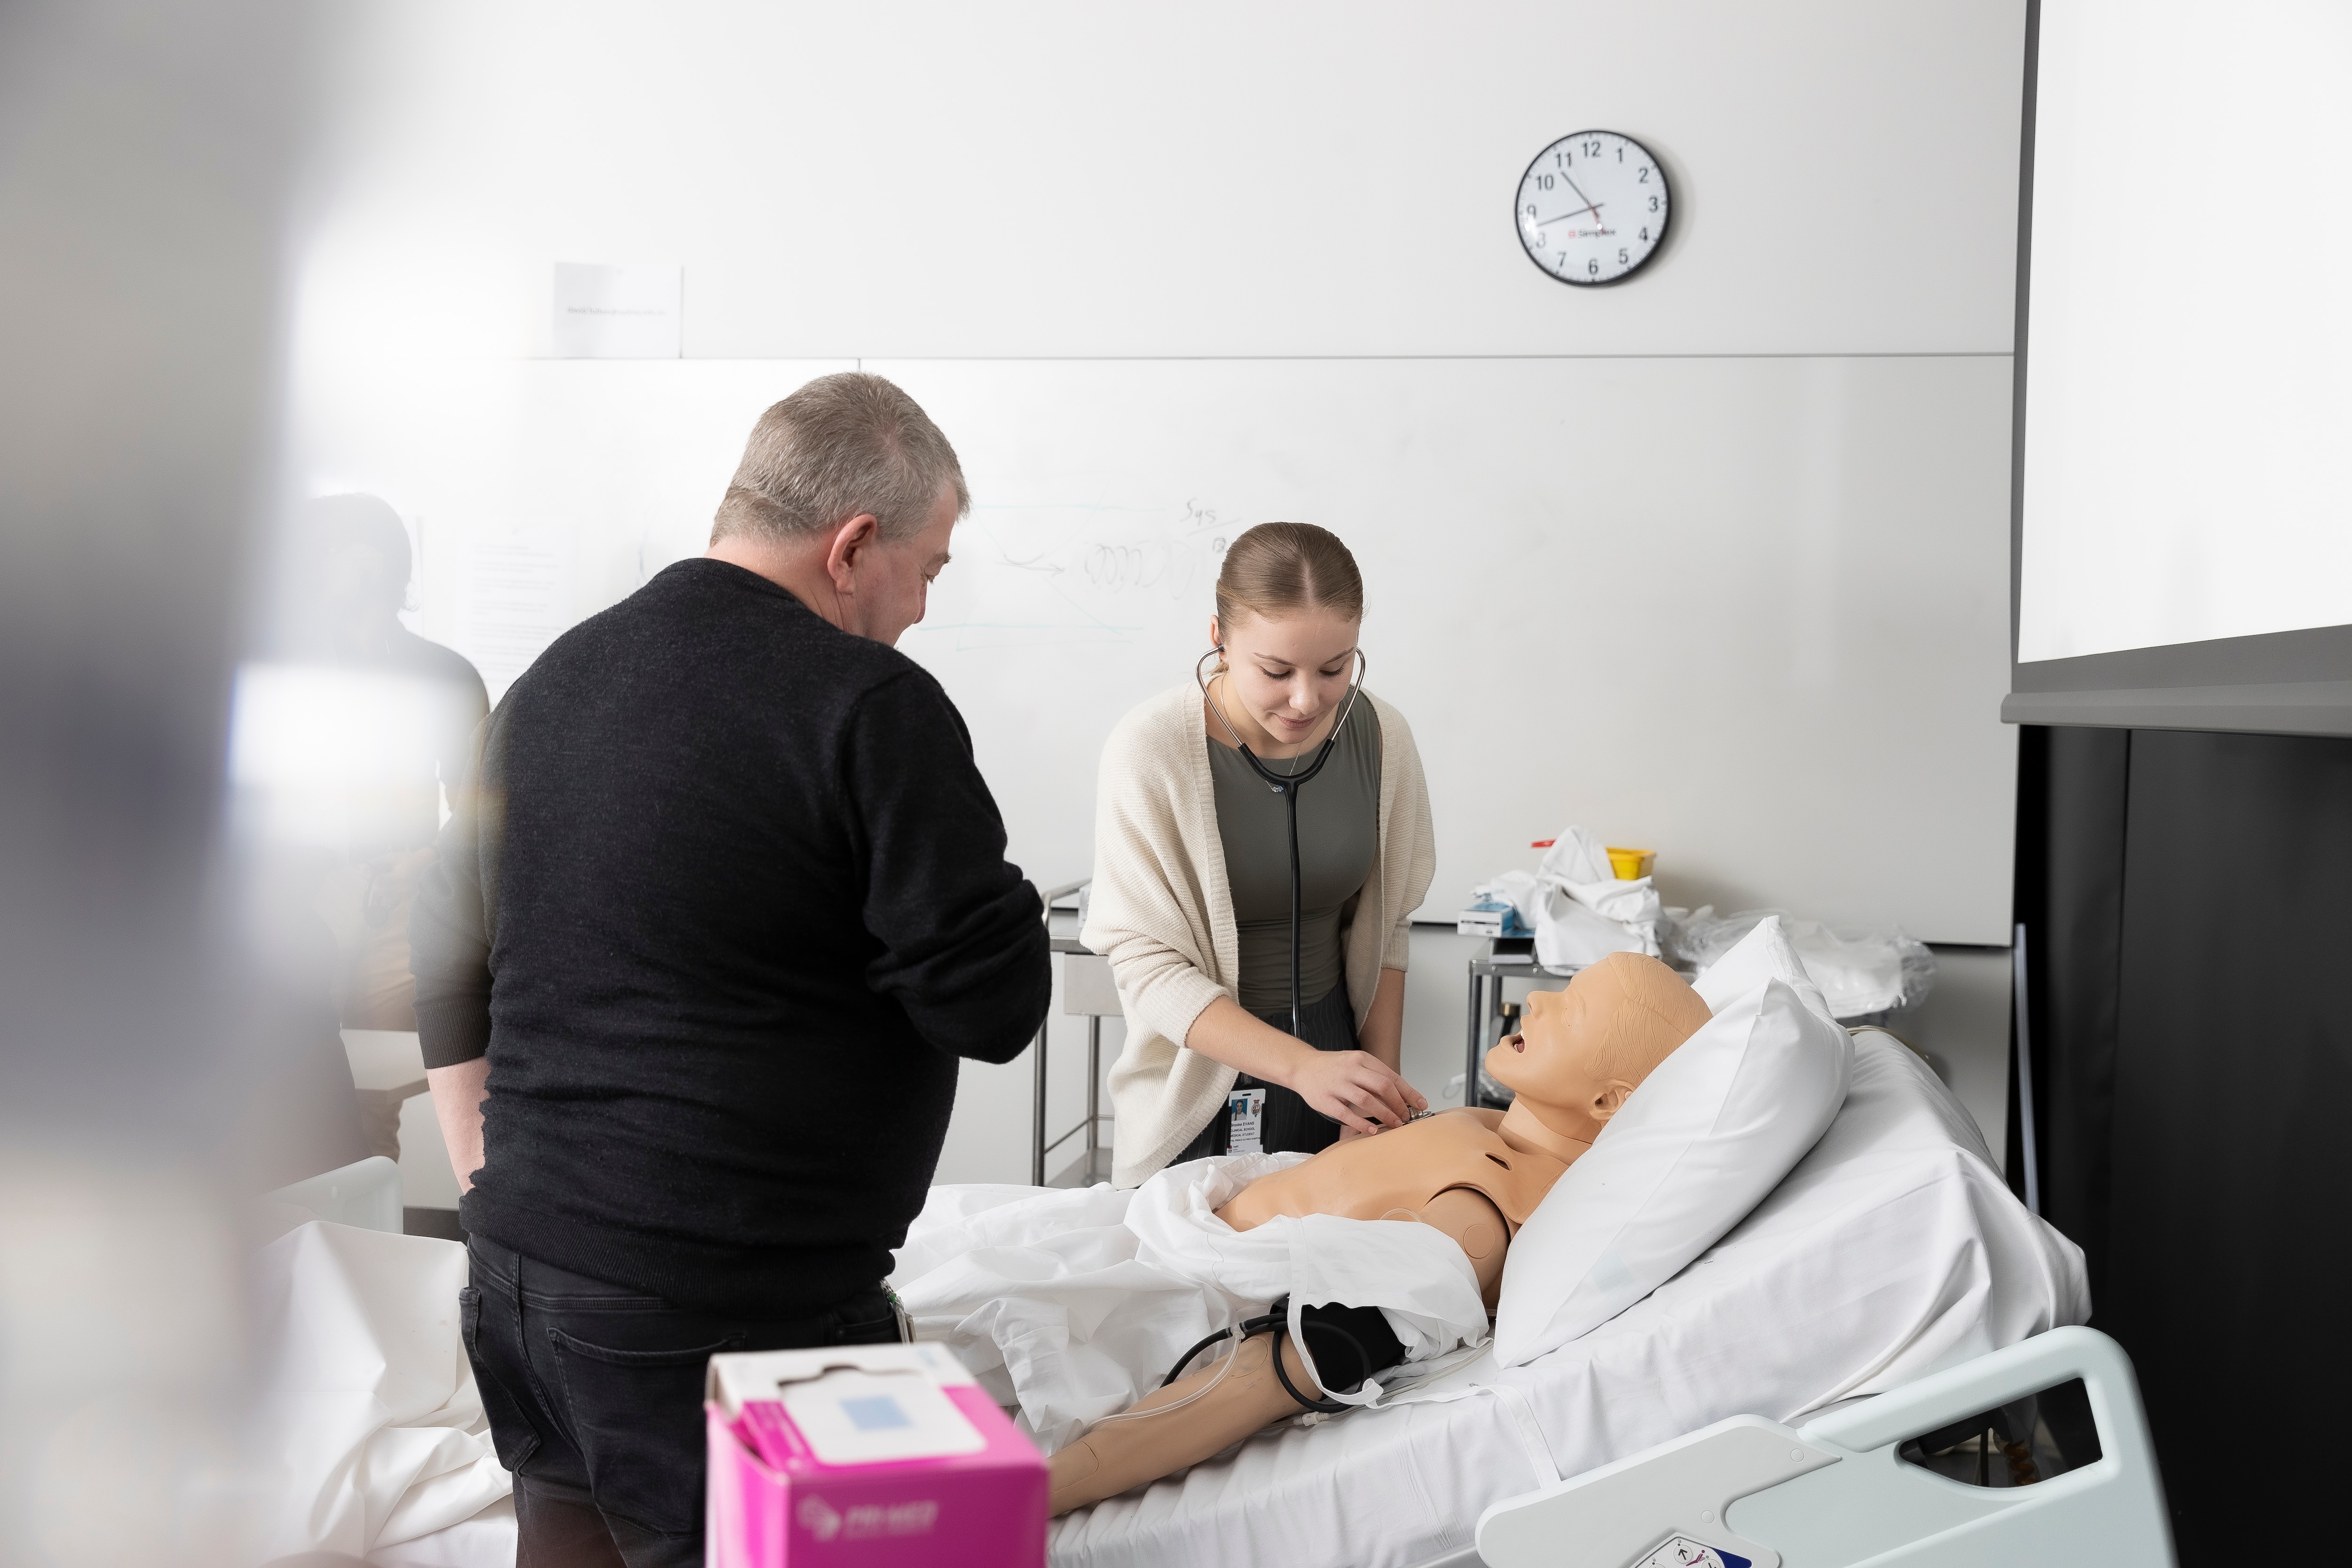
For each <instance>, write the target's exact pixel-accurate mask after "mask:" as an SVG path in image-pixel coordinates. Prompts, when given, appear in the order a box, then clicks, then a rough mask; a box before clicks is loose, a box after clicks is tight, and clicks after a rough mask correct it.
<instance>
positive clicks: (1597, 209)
mask: <svg viewBox="0 0 2352 1568" xmlns="http://www.w3.org/2000/svg"><path fill="white" fill-rule="evenodd" d="M1578 194H1579V195H1581V194H1582V193H1581V192H1580V193H1578ZM1607 205H1609V204H1608V203H1607V202H1595V203H1594V204H1593V205H1591V206H1589V207H1577V208H1575V209H1573V210H1571V211H1569V212H1564V213H1562V214H1560V215H1559V216H1558V217H1548V218H1546V219H1544V220H1543V222H1541V223H1538V224H1531V225H1529V227H1531V228H1549V227H1550V226H1552V225H1554V224H1556V223H1566V222H1567V221H1568V220H1569V219H1570V218H1572V217H1582V216H1584V215H1585V214H1586V213H1591V215H1592V216H1594V217H1599V216H1601V208H1602V207H1605V206H1607Z"/></svg>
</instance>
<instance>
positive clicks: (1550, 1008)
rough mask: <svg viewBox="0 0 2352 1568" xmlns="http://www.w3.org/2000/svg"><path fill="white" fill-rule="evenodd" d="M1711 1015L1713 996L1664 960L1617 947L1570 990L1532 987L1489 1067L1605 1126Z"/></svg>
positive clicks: (1525, 1096) (1536, 1096)
mask: <svg viewBox="0 0 2352 1568" xmlns="http://www.w3.org/2000/svg"><path fill="white" fill-rule="evenodd" d="M1706 1018H1707V1011H1706V1003H1704V1002H1702V1001H1700V1000H1699V998H1698V994H1697V993H1696V992H1695V991H1693V990H1691V988H1690V987H1689V986H1688V985H1685V984H1683V982H1682V980H1681V979H1680V978H1678V977H1677V976H1676V975H1675V973H1674V972H1673V971H1672V970H1669V969H1668V968H1666V966H1665V965H1664V964H1663V963H1659V962H1658V961H1657V960H1656V959H1654V958H1642V957H1639V956H1638V955H1636V954H1633V953H1612V954H1610V955H1609V956H1608V957H1607V958H1605V959H1603V960H1601V962H1600V963H1596V964H1594V965H1592V966H1591V968H1589V969H1586V970H1583V971H1581V972H1580V973H1578V975H1577V976H1576V978H1575V979H1573V980H1571V981H1570V982H1569V983H1568V989H1566V990H1565V991H1535V992H1530V993H1529V994H1528V1001H1527V1009H1526V1012H1525V1014H1524V1015H1523V1021H1522V1024H1521V1026H1520V1030H1519V1033H1517V1035H1514V1036H1512V1037H1510V1038H1508V1039H1507V1040H1504V1041H1503V1042H1502V1043H1501V1044H1499V1045H1497V1046H1496V1047H1495V1048H1494V1049H1493V1050H1491V1051H1489V1052H1487V1053H1486V1071H1487V1073H1488V1074H1489V1075H1490V1076H1491V1077H1492V1078H1493V1079H1495V1081H1496V1083H1499V1084H1501V1085H1503V1086H1504V1087H1505V1088H1507V1089H1510V1090H1512V1091H1513V1092H1514V1093H1516V1094H1517V1095H1518V1096H1519V1097H1520V1098H1521V1099H1522V1100H1529V1101H1532V1102H1534V1104H1536V1105H1539V1106H1544V1107H1547V1108H1549V1109H1552V1110H1558V1111H1561V1112H1565V1113H1567V1114H1568V1115H1570V1117H1581V1118H1587V1119H1589V1120H1590V1121H1591V1122H1592V1123H1594V1124H1595V1126H1596V1128H1597V1126H1598V1124H1599V1123H1601V1122H1605V1121H1608V1120H1609V1119H1610V1118H1611V1117H1612V1116H1614V1115H1616V1114H1617V1111H1618V1110H1619V1108H1620V1107H1622V1105H1623V1104H1624V1103H1625V1101H1626V1100H1627V1099H1628V1098H1629V1097H1631V1096H1632V1094H1633V1090H1634V1089H1638V1088H1640V1087H1641V1082H1642V1079H1645V1078H1647V1077H1648V1076H1649V1074H1650V1069H1651V1068H1654V1067H1655V1066H1656V1065H1657V1064H1658V1063H1659V1062H1661V1061H1663V1060H1664V1059H1665V1058H1666V1056H1667V1055H1668V1054H1669V1053H1670V1052H1672V1051H1673V1049H1674V1048H1675V1047H1676V1046H1678V1045H1680V1044H1681V1043H1682V1042H1683V1041H1684V1040H1685V1039H1686V1038H1688V1037H1689V1036H1690V1035H1691V1034H1693V1033H1694V1032H1696V1029H1697V1028H1698V1026H1699V1025H1701V1024H1704V1023H1705V1022H1706ZM1629 1044H1630V1045H1631V1046H1632V1047H1633V1048H1632V1049H1631V1050H1630V1051H1629V1050H1628V1048H1627V1047H1628V1045H1629ZM1629 1056H1630V1057H1631V1058H1633V1060H1632V1061H1630V1062H1629V1061H1628V1059H1627V1058H1628V1057H1629Z"/></svg>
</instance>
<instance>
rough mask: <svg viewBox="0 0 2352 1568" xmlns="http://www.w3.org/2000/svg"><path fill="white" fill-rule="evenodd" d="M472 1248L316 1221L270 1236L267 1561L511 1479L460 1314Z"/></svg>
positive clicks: (395, 1536)
mask: <svg viewBox="0 0 2352 1568" xmlns="http://www.w3.org/2000/svg"><path fill="white" fill-rule="evenodd" d="M465 1283H466V1249H465V1248H464V1247H460V1246H458V1245H457V1244H456V1243H454V1242H447V1241H437V1240H435V1239H433V1238H432V1237H418V1236H388V1235H385V1234H383V1232H381V1231H373V1230H361V1229H357V1228H355V1227H353V1226H342V1225H330V1224H327V1223H326V1222H324V1221H313V1222H311V1223H310V1224H308V1225H303V1226H298V1227H297V1228H295V1229H293V1230H291V1231H289V1232H288V1233H287V1234H285V1235H284V1236H281V1237H278V1239H277V1240H276V1241H274V1242H272V1243H270V1244H269V1245H268V1247H264V1248H263V1249H262V1250H261V1253H260V1255H259V1258H258V1259H257V1267H256V1270H255V1280H254V1286H255V1296H256V1303H257V1307H258V1309H259V1310H260V1313H261V1316H262V1321H263V1325H264V1327H263V1332H262V1334H261V1336H260V1342H261V1344H263V1345H264V1346H266V1347H267V1349H268V1364H267V1365H266V1367H265V1368H264V1370H263V1376H262V1379H261V1395H260V1398H259V1401H258V1404H257V1410H256V1417H257V1423H258V1436H259V1441H260V1443H261V1445H262V1448H263V1452H264V1453H265V1454H266V1455H267V1456H268V1458H269V1459H270V1460H271V1461H272V1462H273V1463H274V1466H275V1468H276V1471H277V1476H278V1485H277V1487H276V1488H275V1489H274V1490H275V1506H274V1508H273V1509H272V1510H271V1512H270V1515H269V1517H268V1537H267V1539H268V1550H266V1551H264V1552H262V1553H261V1557H260V1560H261V1561H264V1562H266V1561H268V1560H269V1559H271V1558H275V1557H281V1556H289V1555H292V1554H295V1553H298V1552H346V1553H349V1554H350V1555H352V1556H354V1557H364V1556H366V1555H368V1554H369V1553H371V1552H375V1551H377V1550H378V1549H380V1548H387V1547H393V1546H396V1545H399V1544H401V1543H403V1542H411V1541H415V1540H417V1539H418V1538H420V1537H422V1536H425V1535H426V1534H428V1533H430V1532H432V1531H439V1530H442V1529H445V1528H446V1527H447V1526H450V1525H454V1524H457V1523H459V1522H460V1521H466V1520H468V1519H472V1518H473V1517H474V1516H476V1515H477V1514H479V1513H480V1512H481V1511H482V1510H484V1509H485V1508H487V1507H488V1506H489V1505H491V1504H493V1503H495V1502H497V1501H498V1500H499V1499H501V1498H503V1497H506V1496H507V1495H508V1494H509V1490H510V1489H511V1483H510V1481H509V1478H508V1475H507V1472H506V1471H505V1470H503V1469H501V1468H499V1461H498V1457H497V1455H496V1454H495V1453H494V1452H493V1451H492V1449H491V1447H490V1436H489V1423H488V1420H487V1419H486V1418H485V1417H484V1415H483V1414H482V1402H481V1400H480V1398H479V1397H478V1395H477V1394H476V1393H475V1390H474V1373H473V1368H472V1367H471V1366H470V1365H469V1364H468V1363H467V1360H466V1350H465V1344H464V1342H463V1341H462V1340H461V1339H460V1338H459V1334H458V1327H457V1292H458V1290H459V1289H461V1288H462V1287H463V1286H464V1285H465Z"/></svg>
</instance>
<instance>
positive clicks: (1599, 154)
mask: <svg viewBox="0 0 2352 1568" xmlns="http://www.w3.org/2000/svg"><path fill="white" fill-rule="evenodd" d="M1671 211H1672V207H1671V205H1670V203H1669V201H1668V199H1667V195H1666V171H1665V169H1664V166H1663V165H1662V164H1660V163H1659V162H1658V161H1657V160H1656V159H1655V158H1653V157H1652V156H1650V150H1649V149H1648V148H1646V147H1644V146H1643V145H1642V144H1641V143H1640V142H1636V141H1634V140H1633V138H1632V137H1630V136H1620V135H1619V134H1617V132H1614V131H1579V132H1576V133H1575V134H1574V135H1572V136H1563V137H1561V138H1560V139H1559V141H1557V142H1553V143H1552V144H1551V145H1550V146H1549V147H1547V148H1545V149H1544V150H1543V151H1542V152H1540V153H1537V154H1536V161H1535V162H1534V163H1530V164H1528V172H1527V174H1524V175H1523V176H1521V177H1520V180H1519V206H1518V212H1517V218H1518V224H1519V243H1520V244H1521V245H1523V246H1525V247H1527V252H1528V259H1529V260H1531V261H1533V262H1534V263H1535V264H1536V265H1537V266H1538V267H1540V268H1543V269H1544V270H1545V271H1546V272H1547V273H1549V274H1550V275H1551V276H1552V277H1554V278H1557V279H1559V280H1560V281H1561V282H1562V283H1575V284H1579V285H1580V286H1582V287H1584V288H1588V289H1590V288H1596V287H1599V286H1600V285H1601V284H1605V283H1622V282H1623V281H1624V280H1625V279H1628V278H1630V277H1632V276H1633V274H1634V273H1636V272H1638V271H1640V270H1641V269H1642V263H1643V262H1645V261H1647V260H1649V259H1650V258H1651V257H1652V256H1654V255H1655V254H1656V253H1657V248H1658V242H1659V241H1660V240H1663V239H1664V238H1665V237H1666V218H1667V216H1668V215H1669V213H1670V212H1671Z"/></svg>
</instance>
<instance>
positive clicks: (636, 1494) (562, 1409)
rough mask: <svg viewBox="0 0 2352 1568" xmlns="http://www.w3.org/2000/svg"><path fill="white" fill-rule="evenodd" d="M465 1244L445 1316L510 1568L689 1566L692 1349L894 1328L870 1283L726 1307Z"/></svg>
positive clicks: (862, 1337)
mask: <svg viewBox="0 0 2352 1568" xmlns="http://www.w3.org/2000/svg"><path fill="white" fill-rule="evenodd" d="M466 1250H467V1257H468V1259H469V1261H470V1262H471V1265H472V1276H473V1279H472V1283H471V1284H469V1285H468V1286H467V1288H466V1289H463V1290H461V1291H459V1292H458V1296H457V1300H458V1313H459V1321H460V1323H461V1324H462V1326H463V1328H464V1331H465V1337H466V1354H467V1359H468V1360H470V1361H471V1362H472V1363H474V1381H475V1383H476V1384H478V1386H479V1387H480V1389H481V1394H482V1405H483V1408H484V1409H485V1410H487V1411H488V1413H489V1417H490V1436H491V1438H492V1440H493V1441H494V1442H495V1443H496V1444H497V1445H498V1451H499V1463H500V1464H502V1465H504V1466H505V1467H506V1468H508V1469H509V1470H511V1471H513V1472H514V1478H515V1521H516V1523H517V1525H518V1526H519V1527H520V1540H519V1542H518V1543H517V1546H516V1551H515V1568H698V1565H699V1564H700V1563H701V1562H702V1485H703V1468H704V1452H703V1428H702V1386H703V1372H704V1363H707V1362H708V1361H709V1359H710V1358H711V1357H712V1356H713V1355H716V1354H718V1353H719V1352H722V1351H763V1350H799V1349H803V1348H805V1347H809V1346H814V1345H840V1344H874V1343H878V1342H884V1341H890V1340H896V1339H897V1338H898V1320H897V1317H896V1315H895V1314H894V1313H893V1312H892V1311H891V1310H890V1301H889V1298H888V1297H887V1296H886V1295H884V1294H883V1291H882V1288H881V1287H880V1286H879V1285H878V1284H877V1285H876V1286H875V1288H874V1289H871V1290H867V1291H863V1292H860V1293H859V1294H858V1295H856V1296H855V1297H852V1298H851V1299H850V1300H846V1301H843V1302H841V1303H840V1304H838V1305H837V1306H835V1307H834V1308H833V1309H831V1310H828V1311H825V1312H822V1313H819V1314H817V1315H816V1316H814V1317H810V1318H800V1319H792V1320H784V1321H772V1320H770V1321H762V1320H759V1319H739V1318H730V1317H724V1316H719V1315H714V1314H712V1313H709V1312H703V1311H698V1310H693V1309H691V1308H686V1307H679V1306H676V1305H673V1304H672V1303H670V1302H668V1301H666V1300H662V1299H661V1298H660V1297H658V1296H646V1295H641V1294H639V1293H637V1292H635V1291H633V1290H627V1289H622V1288H621V1287H619V1286H617V1285H607V1284H605V1283H604V1281H603V1280H601V1279H587V1278H585V1277H584V1276H582V1275H578V1274H572V1273H567V1272H566V1271H564V1270H563V1269H561V1268H551V1267H550V1266H548V1265H547V1264H544V1263H541V1262H538V1261H536V1260H534V1259H532V1258H525V1257H523V1256H522V1255H521V1254H520V1253H517V1252H515V1251H514V1250H513V1249H512V1248H509V1247H501V1246H499V1244H498V1243H497V1242H495V1241H491V1240H489V1239H488V1238H487V1237H479V1236H477V1237H471V1238H469V1239H468V1240H467V1244H466Z"/></svg>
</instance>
